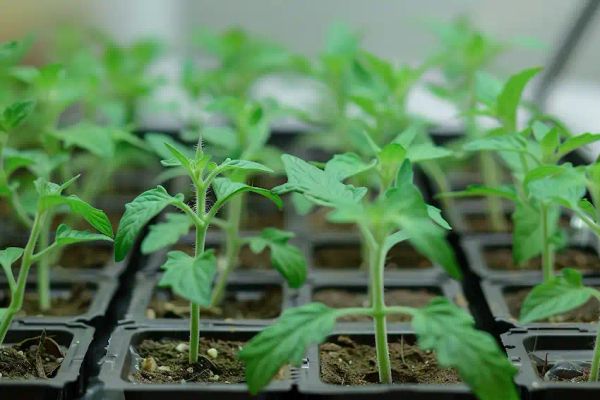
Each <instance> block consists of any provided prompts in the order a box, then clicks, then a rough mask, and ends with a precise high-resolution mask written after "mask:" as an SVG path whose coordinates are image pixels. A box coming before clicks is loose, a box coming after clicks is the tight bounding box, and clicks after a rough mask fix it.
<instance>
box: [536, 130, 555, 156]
mask: <svg viewBox="0 0 600 400" xmlns="http://www.w3.org/2000/svg"><path fill="white" fill-rule="evenodd" d="M559 143H560V133H559V131H558V129H557V128H552V129H550V131H548V133H546V135H544V137H543V138H542V140H541V141H540V146H541V148H542V157H543V159H544V160H552V157H553V156H554V152H555V151H556V149H557V147H558V145H559Z"/></svg>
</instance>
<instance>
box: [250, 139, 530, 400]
mask: <svg viewBox="0 0 600 400" xmlns="http://www.w3.org/2000/svg"><path fill="white" fill-rule="evenodd" d="M405 153H406V151H405V149H403V148H402V146H401V145H398V144H390V145H388V146H386V147H384V148H383V149H382V150H381V152H380V153H379V154H378V158H377V159H376V160H375V163H374V164H373V166H372V168H375V169H376V171H377V175H378V176H379V177H380V180H381V181H382V182H384V185H383V187H384V189H385V190H383V191H381V192H379V193H378V194H377V195H376V196H373V199H371V197H372V196H369V193H368V189H367V188H365V187H355V186H352V185H349V184H345V183H343V180H345V179H347V178H349V177H350V176H352V175H353V174H355V173H357V172H359V171H360V170H362V168H363V165H361V164H360V163H339V162H337V160H339V158H338V159H337V160H336V158H334V159H333V160H331V161H329V162H328V163H327V164H325V167H324V169H321V168H318V167H317V166H314V165H311V164H310V163H307V162H305V161H303V160H301V159H299V158H296V157H294V156H290V155H284V156H283V163H284V165H285V169H286V172H287V176H288V182H287V183H285V184H283V185H281V186H279V187H277V188H275V189H274V191H276V192H277V193H280V194H284V193H289V192H295V193H299V194H301V195H302V196H304V197H305V198H306V199H307V200H309V201H311V202H313V203H315V204H318V205H321V206H325V207H329V208H331V209H332V210H333V211H332V212H331V214H329V220H330V221H332V222H339V223H354V224H356V225H357V227H358V228H359V230H360V232H361V238H362V241H363V242H365V243H366V248H367V249H368V258H369V260H368V263H369V272H370V275H369V289H370V290H369V293H370V304H369V306H368V307H364V308H362V307H356V308H354V307H353V308H339V309H332V308H329V307H327V306H325V305H324V304H321V303H309V304H306V305H304V306H300V307H297V308H293V309H291V310H288V311H286V312H284V314H283V315H282V316H281V317H280V318H279V319H278V320H277V321H276V322H275V324H274V325H272V326H270V327H267V328H266V329H264V330H263V331H262V332H261V333H260V334H258V335H257V336H255V337H254V338H253V339H251V340H250V342H248V343H247V344H246V345H245V346H244V348H243V349H242V350H241V352H240V353H239V356H240V357H241V358H242V359H243V360H244V362H245V363H246V378H247V383H248V386H249V388H250V391H251V392H252V393H257V392H258V391H259V390H261V389H262V388H263V387H264V386H266V385H267V384H268V383H269V381H270V380H271V379H272V378H273V377H274V376H275V375H276V374H277V372H278V371H279V369H280V368H281V367H282V366H284V365H287V364H293V365H298V364H300V363H301V361H302V357H303V355H304V353H305V351H306V349H307V347H308V346H310V345H314V344H319V343H321V342H323V341H324V340H325V339H326V338H327V336H328V335H329V334H330V333H331V332H332V330H333V328H334V326H335V322H336V319H337V318H340V317H342V316H346V315H353V314H356V315H368V316H370V317H372V319H373V322H374V336H375V344H376V354H377V364H378V370H379V380H380V382H381V383H388V384H389V383H392V373H391V367H390V355H389V350H388V342H387V340H388V339H387V338H388V331H387V323H386V317H387V316H388V315H391V314H396V313H401V314H405V315H409V316H411V317H412V326H413V328H414V330H415V332H416V335H417V337H418V339H419V345H420V346H421V347H422V348H424V349H427V350H434V351H435V352H436V354H437V355H438V360H439V362H440V365H441V366H443V367H454V368H456V369H457V370H458V371H459V373H460V375H461V377H462V378H463V379H464V381H465V382H466V383H467V384H469V385H471V387H472V389H473V391H474V392H475V393H476V394H477V395H478V396H480V398H482V399H494V398H498V397H497V396H498V393H502V396H503V397H502V398H504V399H517V398H518V396H517V393H516V390H515V388H514V385H513V383H512V377H513V375H514V374H515V371H516V369H515V367H514V366H513V365H512V364H511V363H510V361H509V360H508V359H507V358H506V357H505V356H504V354H503V353H502V351H500V349H499V348H498V346H497V345H496V343H495V342H494V339H493V338H492V337H491V336H490V335H488V334H486V333H483V332H480V331H477V330H475V329H474V327H473V319H472V318H471V316H469V315H468V314H467V313H466V312H465V311H463V310H461V309H460V308H458V307H457V306H455V305H453V304H451V303H450V302H449V301H448V300H447V299H444V298H437V299H435V300H434V301H432V302H431V303H430V304H429V305H428V306H426V307H424V308H422V309H418V308H412V307H405V306H393V307H390V306H387V305H386V304H385V300H384V286H385V282H384V266H385V258H386V255H387V253H388V251H389V249H390V248H392V247H393V246H394V245H395V244H396V243H399V242H401V241H404V240H408V241H409V242H410V243H411V244H412V245H413V246H414V247H415V248H416V249H417V250H418V251H419V252H420V253H422V254H424V255H426V256H427V257H429V258H430V259H432V260H434V261H435V262H437V263H439V264H440V265H442V266H443V267H444V268H445V269H446V270H447V271H448V273H450V274H451V275H452V276H454V277H460V270H459V267H458V265H457V262H456V259H455V257H454V253H453V251H452V249H451V247H450V245H449V244H448V243H447V242H446V240H445V229H444V228H446V229H448V228H449V226H448V224H447V223H446V221H444V220H443V219H442V218H441V216H440V213H439V210H438V209H436V208H434V207H431V206H428V205H427V204H426V203H425V201H424V200H423V197H422V196H421V193H420V192H419V190H418V189H417V187H416V186H415V185H414V184H413V176H412V167H411V164H410V161H409V160H407V159H406V157H405Z"/></svg>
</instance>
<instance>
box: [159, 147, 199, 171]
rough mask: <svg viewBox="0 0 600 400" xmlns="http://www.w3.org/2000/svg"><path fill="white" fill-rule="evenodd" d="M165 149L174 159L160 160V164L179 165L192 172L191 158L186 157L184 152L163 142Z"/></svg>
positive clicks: (167, 165)
mask: <svg viewBox="0 0 600 400" xmlns="http://www.w3.org/2000/svg"><path fill="white" fill-rule="evenodd" d="M164 145H165V147H166V148H167V150H169V152H170V153H171V155H172V156H173V157H175V159H168V160H162V161H161V164H162V165H163V166H165V167H178V166H181V167H183V168H185V169H186V171H188V172H189V173H192V171H193V170H194V168H193V167H192V162H193V159H191V158H188V157H187V155H186V154H184V153H183V152H181V151H180V150H179V149H178V148H177V147H175V146H173V145H171V144H169V143H165V144H164Z"/></svg>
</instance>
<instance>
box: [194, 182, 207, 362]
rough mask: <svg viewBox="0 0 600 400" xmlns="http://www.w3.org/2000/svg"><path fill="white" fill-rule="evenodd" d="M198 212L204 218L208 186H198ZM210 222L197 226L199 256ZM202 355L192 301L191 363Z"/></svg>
mask: <svg viewBox="0 0 600 400" xmlns="http://www.w3.org/2000/svg"><path fill="white" fill-rule="evenodd" d="M196 202H197V203H196V213H197V215H198V216H200V217H202V218H204V214H205V213H206V188H205V187H203V186H196ZM207 229H208V224H207V223H205V224H203V225H202V226H196V247H195V256H196V257H199V256H200V255H201V254H202V253H204V247H205V243H206V231H207ZM199 355H200V305H199V304H196V303H193V302H192V303H191V307H190V352H189V363H190V364H195V363H197V362H198V357H199Z"/></svg>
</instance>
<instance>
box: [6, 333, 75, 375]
mask: <svg viewBox="0 0 600 400" xmlns="http://www.w3.org/2000/svg"><path fill="white" fill-rule="evenodd" d="M64 354H65V350H64V348H62V347H61V346H59V345H58V343H56V342H55V341H54V340H52V338H49V337H45V336H44V335H42V336H40V337H34V338H30V339H26V340H24V341H23V342H21V343H17V344H13V345H9V346H4V347H2V348H0V374H2V378H1V379H2V380H3V379H47V378H53V377H54V376H55V375H56V372H57V371H58V369H59V368H60V365H61V363H62V362H63V359H64Z"/></svg>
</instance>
